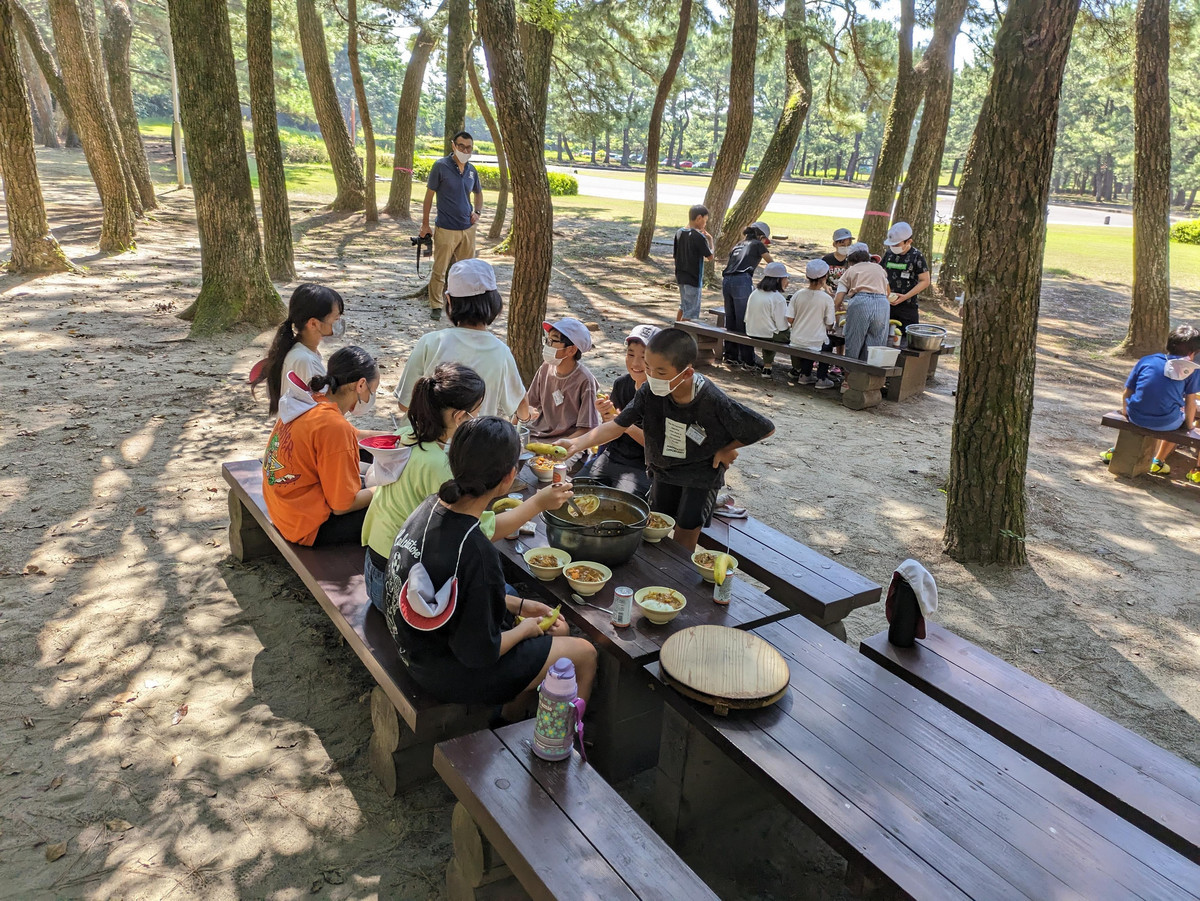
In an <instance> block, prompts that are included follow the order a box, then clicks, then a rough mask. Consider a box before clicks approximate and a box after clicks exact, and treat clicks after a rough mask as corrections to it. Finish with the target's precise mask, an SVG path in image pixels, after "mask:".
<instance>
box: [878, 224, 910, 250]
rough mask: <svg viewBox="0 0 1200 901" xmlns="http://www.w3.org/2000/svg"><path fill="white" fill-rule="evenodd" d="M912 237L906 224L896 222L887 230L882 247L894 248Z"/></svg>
mask: <svg viewBox="0 0 1200 901" xmlns="http://www.w3.org/2000/svg"><path fill="white" fill-rule="evenodd" d="M911 237H912V226H911V225H909V224H908V223H907V222H897V223H896V224H895V225H893V226H892V227H891V228H889V229H888V233H887V240H885V241H884V242H883V246H884V247H895V246H896V245H897V244H903V243H904V242H905V241H907V240H908V239H909V238H911Z"/></svg>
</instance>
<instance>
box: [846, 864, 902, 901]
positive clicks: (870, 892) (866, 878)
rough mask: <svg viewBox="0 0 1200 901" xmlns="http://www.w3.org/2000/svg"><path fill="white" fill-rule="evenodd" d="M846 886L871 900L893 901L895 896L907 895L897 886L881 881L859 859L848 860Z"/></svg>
mask: <svg viewBox="0 0 1200 901" xmlns="http://www.w3.org/2000/svg"><path fill="white" fill-rule="evenodd" d="M845 883H846V887H847V888H848V889H850V891H852V892H854V894H856V895H858V896H859V897H860V898H866V899H870V901H891V899H893V898H903V897H906V896H905V895H904V894H903V893H902V892H900V891H899V890H898V889H896V887H895V886H893V885H890V884H888V883H885V882H879V881H878V880H877V879H876V878H873V876H872V875H869V874H867V872H866V871H865V870H864V869H863V868H862V866H861V865H860V864H859V862H857V861H847V862H846V878H845Z"/></svg>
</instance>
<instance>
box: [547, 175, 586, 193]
mask: <svg viewBox="0 0 1200 901" xmlns="http://www.w3.org/2000/svg"><path fill="white" fill-rule="evenodd" d="M546 177H547V178H549V179H550V193H551V194H552V195H553V196H555V197H574V196H575V195H576V194H578V193H579V181H578V179H576V178H575V176H574V175H564V174H563V173H561V172H548V173H546Z"/></svg>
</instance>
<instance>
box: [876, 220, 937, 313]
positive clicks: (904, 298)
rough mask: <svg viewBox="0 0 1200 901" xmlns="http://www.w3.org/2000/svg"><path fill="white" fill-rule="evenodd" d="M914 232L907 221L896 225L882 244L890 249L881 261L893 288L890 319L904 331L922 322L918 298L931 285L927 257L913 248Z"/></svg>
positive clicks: (890, 300)
mask: <svg viewBox="0 0 1200 901" xmlns="http://www.w3.org/2000/svg"><path fill="white" fill-rule="evenodd" d="M912 233H913V231H912V226H911V225H909V224H908V223H907V222H897V223H896V224H895V225H893V226H892V227H891V228H890V229H889V230H888V233H887V239H886V240H885V241H884V242H883V246H884V247H886V248H887V250H886V251H885V252H884V254H883V260H882V262H881V265H882V266H883V268H884V271H886V272H887V278H888V287H889V288H890V289H891V295H890V296H889V297H888V302H889V303H890V304H891V305H892V315H891V318H892V319H895V320H897V321H899V323H900V326H901V328H904V329H907V328H908V327H909V326H910V325H916V324H917V323H918V322H920V321H921V314H920V311H919V310H918V308H917V295H918V294H920V293H921V292H922V291H924V290H925V289H926V288H928V287H929V282H930V277H929V264H928V263H927V262H925V254H923V253H921V251H919V250H917V248H915V247H913V243H912Z"/></svg>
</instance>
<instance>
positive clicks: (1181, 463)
mask: <svg viewBox="0 0 1200 901" xmlns="http://www.w3.org/2000/svg"><path fill="white" fill-rule="evenodd" d="M1100 424H1101V425H1105V426H1108V427H1109V428H1110V429H1118V430H1119V433H1118V435H1117V443H1116V446H1115V447H1114V448H1113V456H1112V460H1110V461H1109V464H1108V471H1109V472H1111V473H1112V474H1113V475H1115V476H1124V477H1126V478H1132V477H1133V476H1140V475H1144V474H1145V473H1148V472H1149V471H1150V463H1151V462H1152V461H1153V460H1154V449H1155V446H1156V445H1157V444H1158V442H1159V441H1163V440H1166V441H1171V442H1173V443H1175V444H1177V445H1179V446H1180V447H1192V448H1196V449H1197V450H1200V428H1195V429H1192V430H1191V431H1190V432H1185V431H1184V430H1183V429H1176V430H1175V431H1173V432H1156V431H1154V430H1153V429H1144V428H1142V427H1141V426H1140V425H1134V424H1133V423H1132V422H1130V421H1129V420H1128V419H1126V418H1125V414H1124V413H1122V412H1121V411H1120V410H1114V411H1113V412H1112V413H1105V414H1104V418H1103V419H1101V420H1100ZM1172 456H1173V457H1174V455H1172ZM1174 459H1175V461H1176V462H1175V463H1172V464H1171V475H1173V476H1182V475H1183V474H1184V473H1185V472H1187V471H1188V470H1189V469H1191V468H1192V467H1193V466H1195V465H1196V461H1195V460H1194V459H1189V458H1187V457H1185V456H1183V455H1182V454H1179V456H1178V457H1174ZM1167 462H1168V463H1171V461H1167ZM1185 467H1186V468H1185Z"/></svg>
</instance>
